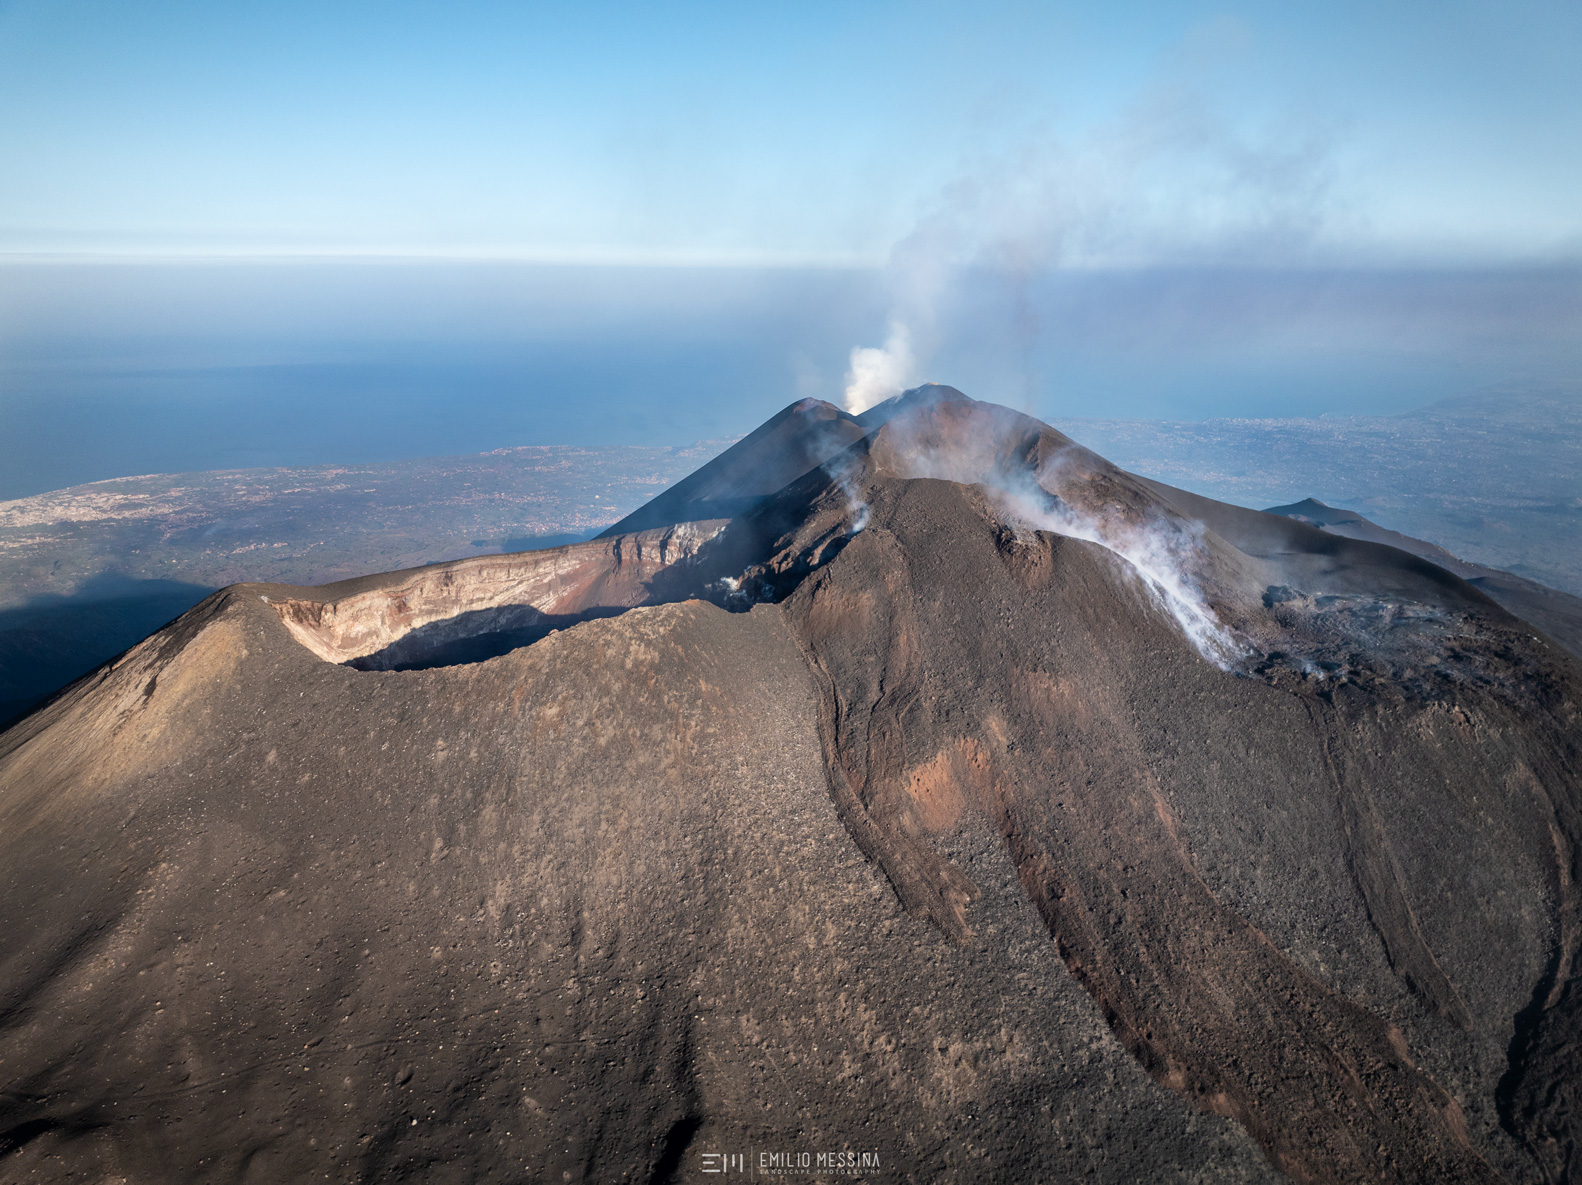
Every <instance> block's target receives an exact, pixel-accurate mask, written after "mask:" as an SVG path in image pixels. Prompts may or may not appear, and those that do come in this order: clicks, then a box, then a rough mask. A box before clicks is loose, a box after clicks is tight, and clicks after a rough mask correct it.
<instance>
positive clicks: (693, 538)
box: [270, 520, 725, 663]
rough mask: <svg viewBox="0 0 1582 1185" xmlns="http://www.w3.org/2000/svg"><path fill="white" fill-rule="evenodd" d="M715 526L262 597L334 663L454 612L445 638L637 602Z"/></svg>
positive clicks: (664, 530) (683, 527) (658, 532)
mask: <svg viewBox="0 0 1582 1185" xmlns="http://www.w3.org/2000/svg"><path fill="white" fill-rule="evenodd" d="M724 525H725V523H724V521H723V520H721V521H717V522H703V523H684V524H682V525H680V526H675V527H666V528H662V529H658V530H653V531H642V532H639V533H637V534H634V535H620V536H617V537H615V538H613V539H595V540H592V541H590V542H587V543H574V544H571V545H569V546H566V547H555V548H550V549H548V550H545V551H529V552H521V553H518V554H515V555H490V556H476V557H473V558H471V559H464V560H456V561H453V562H452V563H448V564H433V565H431V566H429V567H425V568H414V569H411V570H409V571H406V572H393V573H390V575H389V576H388V577H385V578H384V579H383V582H382V583H380V584H379V585H378V586H377V587H375V588H371V589H365V590H359V591H354V592H350V593H348V594H347V595H344V596H339V597H335V596H333V595H332V596H331V598H329V599H326V600H322V601H320V600H309V599H307V598H305V597H293V598H290V599H286V600H276V601H271V602H270V603H271V604H272V605H273V606H274V608H275V611H276V612H277V613H278V614H279V615H280V619H281V621H282V622H284V623H285V625H286V628H287V629H288V630H290V631H291V635H292V637H294V638H295V639H296V640H297V641H298V642H300V643H301V644H302V645H303V646H305V647H307V648H308V649H309V650H311V651H312V652H313V653H314V654H316V655H318V656H319V657H320V658H322V659H323V660H324V661H325V662H334V663H344V662H349V661H351V660H353V659H358V658H364V657H366V656H368V655H370V654H374V653H376V652H378V651H381V650H384V649H385V648H386V647H388V646H390V645H391V644H392V643H394V642H397V641H398V640H399V639H401V638H403V637H405V636H406V635H408V634H410V633H411V632H412V631H414V630H417V629H421V628H423V627H425V626H432V625H434V624H435V623H439V622H444V621H447V620H450V619H453V618H460V617H462V615H464V614H467V615H471V616H469V617H468V618H467V624H466V625H465V626H460V627H458V631H451V632H450V633H452V634H453V635H454V637H462V636H466V635H468V634H471V633H483V632H488V631H491V630H496V629H500V628H503V627H505V626H509V625H512V624H520V623H525V622H527V621H530V620H537V619H539V618H542V617H552V616H559V615H570V614H577V613H582V612H585V611H587V610H590V609H598V608H610V609H625V608H632V607H634V606H636V605H640V604H642V603H643V601H644V599H645V597H646V596H647V592H648V590H647V582H648V581H649V580H651V579H652V578H653V577H654V576H655V575H656V574H657V573H659V572H660V571H662V570H663V569H665V568H668V567H669V566H670V565H672V564H674V563H676V562H677V561H679V560H683V559H686V558H688V557H689V556H691V555H693V554H694V553H695V552H696V551H697V550H698V548H699V547H701V546H702V545H703V544H704V543H706V542H707V541H708V540H709V539H712V538H713V537H714V536H715V535H717V534H718V533H719V532H720V531H721V530H722V529H723V528H724ZM346 583H348V584H350V583H361V582H350V581H348V582H346ZM338 587H340V586H337V585H329V586H326V589H325V591H326V592H328V593H332V594H333V592H334V590H335V589H337V588H338ZM439 632H441V633H444V632H446V631H439ZM454 637H451V638H448V640H454Z"/></svg>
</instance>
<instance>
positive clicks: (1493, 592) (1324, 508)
mask: <svg viewBox="0 0 1582 1185" xmlns="http://www.w3.org/2000/svg"><path fill="white" fill-rule="evenodd" d="M1265 513H1267V514H1278V515H1283V516H1285V517H1286V518H1294V519H1299V520H1300V521H1302V522H1307V523H1312V524H1313V525H1314V526H1315V527H1319V528H1321V529H1323V530H1325V531H1329V532H1331V533H1333V534H1336V535H1344V536H1345V537H1346V538H1348V539H1367V540H1371V541H1373V542H1375V543H1385V544H1388V545H1389V546H1391V547H1398V548H1400V549H1401V550H1402V551H1409V552H1411V553H1412V554H1413V555H1416V556H1422V557H1423V558H1424V559H1426V560H1430V561H1432V562H1433V563H1436V564H1438V565H1439V566H1440V567H1442V568H1444V569H1445V570H1446V571H1447V572H1454V573H1455V574H1456V575H1457V576H1460V577H1461V578H1462V579H1463V580H1465V581H1466V582H1467V583H1468V584H1470V585H1472V586H1473V587H1474V588H1476V589H1478V590H1480V591H1482V592H1485V593H1487V594H1488V595H1489V596H1490V597H1492V598H1493V599H1494V600H1495V601H1497V602H1499V604H1501V605H1502V606H1504V607H1505V608H1506V609H1509V610H1510V611H1511V612H1512V613H1514V614H1516V616H1517V617H1520V618H1522V619H1523V620H1524V621H1527V622H1529V623H1531V624H1532V625H1535V626H1537V627H1538V628H1539V629H1541V630H1543V632H1544V633H1546V634H1548V635H1549V636H1550V637H1551V638H1553V639H1554V640H1555V641H1556V642H1559V643H1560V644H1561V645H1562V646H1564V647H1565V648H1566V649H1567V650H1569V651H1570V652H1571V653H1572V654H1574V655H1577V656H1578V657H1582V597H1574V596H1572V595H1571V594H1570V593H1563V592H1561V591H1560V590H1558V589H1553V588H1550V587H1549V586H1548V585H1546V584H1540V583H1539V582H1538V581H1536V580H1529V579H1527V578H1526V577H1525V576H1518V575H1516V574H1515V573H1514V572H1502V571H1501V570H1500V569H1498V568H1490V567H1486V566H1485V565H1483V564H1472V563H1468V562H1467V561H1466V560H1463V559H1460V558H1459V557H1457V556H1455V555H1452V554H1451V553H1450V552H1448V551H1446V550H1445V549H1444V548H1443V547H1440V546H1438V545H1437V544H1434V543H1429V542H1428V541H1427V540H1424V539H1414V538H1412V536H1410V535H1403V534H1401V533H1400V532H1399V531H1392V530H1390V529H1389V528H1387V527H1381V526H1379V524H1378V523H1375V522H1372V521H1370V520H1369V519H1366V518H1364V517H1363V516H1362V515H1360V514H1358V513H1357V512H1356V511H1355V510H1343V509H1341V508H1340V507H1338V506H1329V505H1326V504H1325V503H1323V502H1320V501H1319V500H1318V499H1317V498H1304V499H1303V500H1302V501H1300V502H1293V503H1291V504H1290V505H1289V506H1271V507H1270V508H1269V509H1268V510H1267V511H1266V512H1265Z"/></svg>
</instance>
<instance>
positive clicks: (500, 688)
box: [0, 388, 1582, 1182]
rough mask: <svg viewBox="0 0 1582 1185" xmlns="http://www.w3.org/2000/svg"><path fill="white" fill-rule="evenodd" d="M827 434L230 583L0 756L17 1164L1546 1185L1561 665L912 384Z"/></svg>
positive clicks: (1269, 519)
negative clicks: (544, 532)
mask: <svg viewBox="0 0 1582 1185" xmlns="http://www.w3.org/2000/svg"><path fill="white" fill-rule="evenodd" d="M799 414H801V415H803V416H804V417H806V416H807V415H808V414H809V413H807V411H806V409H803V411H802V412H801V413H799ZM813 418H815V419H818V421H819V423H831V422H833V423H837V424H838V425H839V426H840V430H841V431H842V432H843V433H846V434H847V435H851V434H852V431H853V429H852V425H853V424H855V426H856V428H860V429H861V430H862V432H863V433H864V435H862V436H860V437H856V436H853V437H852V442H851V443H850V444H849V445H848V446H847V447H845V448H844V450H842V451H839V452H837V453H835V454H834V455H833V456H831V455H830V454H829V453H828V452H825V453H824V464H823V465H822V466H821V467H818V468H813V469H811V471H808V470H805V469H803V470H801V471H800V472H799V473H797V474H795V475H794V476H795V480H792V481H791V482H790V484H789V485H787V486H785V487H784V488H783V489H781V490H779V491H778V492H776V493H773V495H772V496H769V497H762V496H759V495H755V496H754V497H753V498H751V499H750V501H751V505H750V507H749V508H748V509H746V510H745V511H744V512H741V513H738V514H737V515H736V517H734V518H732V519H731V521H730V522H729V525H727V526H725V527H724V529H723V530H721V531H717V532H716V531H715V528H716V527H717V526H718V524H717V523H716V524H712V525H710V526H706V527H690V526H685V525H682V526H677V525H676V524H677V523H678V522H680V523H683V524H684V523H685V522H686V519H685V517H684V516H685V514H686V513H689V512H688V511H686V509H685V507H686V506H687V505H690V504H691V503H693V502H701V503H707V502H710V501H711V499H707V498H700V499H691V500H688V499H671V502H670V503H667V504H665V505H664V506H659V507H658V508H657V509H656V510H655V511H654V517H656V518H658V519H661V520H666V521H661V522H656V523H655V530H654V532H653V533H650V534H648V535H644V536H630V535H629V536H622V537H617V538H615V539H612V540H604V541H598V542H596V543H595V544H589V545H581V549H580V550H579V549H578V548H571V549H559V550H558V551H555V552H545V553H533V554H530V555H527V556H519V557H489V558H488V562H487V563H484V562H481V561H463V562H462V563H461V564H456V565H438V566H435V567H434V568H431V569H421V570H418V571H416V572H412V573H395V574H391V575H389V576H386V577H373V578H368V579H367V580H365V581H362V582H358V583H357V584H356V585H355V586H352V585H347V586H333V587H331V588H329V589H323V590H313V589H287V588H281V587H272V586H238V587H237V588H234V589H230V590H226V591H225V592H222V593H220V594H217V595H216V596H215V597H214V598H211V599H210V601H208V602H205V604H204V605H203V606H200V607H199V608H198V609H197V610H194V611H193V613H191V614H189V615H188V616H187V617H186V618H183V619H182V621H180V622H178V623H176V625H174V626H172V627H171V628H170V629H168V630H166V631H163V632H162V633H161V634H157V635H155V636H154V637H153V638H150V639H149V640H148V641H147V642H145V643H143V644H142V645H141V646H139V647H137V648H135V649H134V650H133V651H131V652H129V653H128V654H127V655H126V656H124V657H123V658H122V659H120V660H118V661H117V663H115V664H112V666H111V667H108V668H106V669H105V670H103V671H101V672H100V673H98V674H97V675H96V676H94V677H93V678H91V679H90V680H87V681H84V682H83V683H81V684H79V685H77V686H76V687H75V688H73V689H72V690H71V691H70V692H69V693H68V694H67V695H65V696H64V697H62V698H61V699H60V700H58V701H56V702H55V703H54V704H52V705H50V706H49V707H48V708H46V709H45V710H43V711H42V712H40V713H38V714H35V715H34V716H33V717H30V718H29V719H28V720H26V721H24V722H23V723H22V724H21V725H19V726H18V727H17V728H15V729H13V730H12V731H11V732H9V733H7V734H5V736H4V738H3V740H0V852H3V860H0V869H3V872H4V875H5V876H6V878H7V881H6V884H5V885H4V887H3V892H4V895H5V896H4V899H5V900H6V901H7V902H8V903H9V906H10V909H11V911H12V916H13V917H14V919H15V921H14V923H13V924H12V925H11V926H10V928H9V929H8V931H7V933H6V934H4V935H3V936H0V1058H3V1059H4V1060H3V1061H0V1065H3V1066H4V1069H5V1075H4V1077H5V1082H6V1085H5V1088H4V1089H5V1094H4V1095H3V1097H0V1133H3V1134H0V1138H3V1139H4V1140H5V1141H6V1142H7V1143H8V1145H9V1147H10V1148H11V1149H12V1151H11V1153H10V1154H9V1155H8V1156H6V1157H5V1158H4V1159H3V1160H0V1168H3V1169H4V1170H5V1172H6V1173H8V1174H9V1177H8V1178H7V1179H16V1180H30V1179H31V1180H40V1181H44V1180H66V1179H71V1178H72V1176H73V1174H76V1175H77V1176H78V1177H80V1176H81V1175H83V1174H85V1173H97V1174H99V1175H100V1176H105V1175H119V1176H122V1177H126V1178H129V1179H132V1180H138V1181H143V1180H147V1181H156V1180H164V1179H168V1178H169V1177H170V1176H171V1175H172V1173H174V1174H175V1175H176V1176H178V1177H182V1178H184V1179H206V1180H237V1181H246V1180H253V1179H258V1180H265V1179H270V1180H274V1179H293V1178H297V1177H306V1176H309V1175H313V1176H320V1175H325V1174H327V1175H329V1176H330V1177H331V1179H342V1180H382V1179H388V1178H398V1177H403V1176H410V1177H411V1178H412V1179H424V1180H434V1179H447V1174H449V1175H450V1176H452V1177H454V1179H457V1180H500V1181H515V1180H533V1181H539V1180H543V1181H560V1180H567V1179H570V1180H587V1181H606V1180H619V1179H644V1180H672V1179H675V1180H681V1179H685V1180H691V1179H695V1178H696V1176H697V1174H698V1173H699V1172H701V1171H702V1169H703V1168H705V1167H707V1165H708V1164H712V1163H715V1162H713V1161H709V1162H705V1161H704V1160H703V1157H704V1156H705V1154H708V1155H710V1156H713V1155H734V1154H738V1153H739V1154H744V1155H746V1156H748V1157H750V1158H752V1162H753V1163H754V1164H755V1165H756V1164H757V1163H758V1162H757V1159H756V1158H757V1156H758V1155H759V1153H764V1154H766V1155H772V1154H790V1155H797V1154H800V1153H801V1152H802V1151H807V1152H808V1153H809V1154H810V1155H815V1154H816V1153H817V1152H818V1151H820V1150H822V1151H824V1152H826V1153H828V1152H830V1151H833V1150H843V1151H853V1152H859V1153H863V1154H866V1155H870V1156H872V1157H873V1158H875V1162H876V1164H877V1166H878V1167H877V1168H875V1167H873V1165H872V1164H870V1165H869V1167H868V1168H867V1169H865V1170H863V1175H864V1177H865V1179H873V1180H897V1181H904V1180H916V1181H943V1180H959V1181H980V1180H986V1179H995V1180H1025V1181H1045V1180H1058V1179H1066V1178H1074V1177H1084V1178H1087V1177H1093V1178H1097V1179H1100V1180H1116V1181H1121V1180H1136V1179H1147V1180H1181V1181H1186V1180H1205V1179H1213V1180H1268V1179H1276V1178H1277V1177H1278V1176H1279V1175H1280V1174H1283V1175H1284V1176H1286V1177H1288V1178H1290V1179H1295V1180H1299V1181H1337V1182H1339V1181H1357V1180H1393V1181H1423V1182H1429V1181H1435V1182H1437V1181H1498V1180H1507V1181H1512V1182H1517V1181H1522V1182H1526V1181H1532V1182H1540V1181H1565V1180H1571V1179H1575V1177H1576V1175H1577V1173H1578V1172H1579V1171H1582V1164H1579V1162H1578V1156H1579V1154H1582V1113H1579V1110H1578V1106H1579V1100H1578V1097H1577V1082H1578V1070H1577V1066H1578V1064H1579V1059H1582V991H1579V989H1578V983H1579V982H1582V980H1579V972H1582V967H1579V965H1578V959H1579V956H1578V950H1579V941H1578V937H1579V929H1578V921H1579V919H1578V897H1577V888H1576V884H1577V876H1578V872H1579V869H1578V866H1577V865H1578V855H1577V853H1578V850H1579V840H1582V814H1579V807H1582V786H1579V779H1578V773H1577V771H1578V769H1579V768H1582V760H1579V758H1582V754H1579V752H1578V748H1579V740H1582V721H1579V717H1578V679H1579V671H1578V668H1577V664H1576V661H1575V660H1574V659H1573V658H1572V657H1571V656H1570V655H1569V654H1567V653H1566V652H1565V651H1563V650H1561V649H1560V648H1559V647H1556V646H1552V645H1550V644H1548V643H1547V642H1546V641H1545V640H1544V639H1542V638H1541V637H1535V636H1534V633H1533V631H1532V629H1531V628H1530V627H1529V626H1527V624H1526V623H1524V622H1522V621H1521V620H1519V619H1517V618H1514V617H1512V616H1511V615H1510V614H1509V613H1507V612H1506V611H1504V610H1502V609H1501V608H1500V607H1499V606H1497V605H1495V604H1494V603H1493V602H1492V601H1490V600H1489V599H1488V598H1487V597H1485V596H1484V595H1483V594H1482V593H1480V592H1479V591H1478V590H1477V589H1476V588H1473V587H1472V586H1470V585H1468V584H1467V583H1465V582H1463V581H1461V580H1460V579H1458V578H1457V577H1455V576H1453V575H1451V574H1450V573H1448V572H1446V571H1445V570H1444V569H1442V568H1440V567H1438V566H1436V565H1434V564H1432V563H1429V562H1427V561H1425V560H1424V559H1422V558H1420V557H1417V556H1412V555H1408V554H1406V553H1404V552H1402V551H1399V550H1396V549H1394V548H1392V547H1387V546H1382V545H1380V544H1377V543H1373V542H1369V541H1367V540H1356V539H1346V538H1339V537H1337V536H1335V535H1333V534H1328V533H1326V532H1324V531H1321V530H1318V529H1316V528H1315V527H1313V526H1310V525H1307V524H1305V523H1301V522H1296V521H1293V520H1291V519H1288V518H1280V517H1277V516H1272V515H1262V514H1258V513H1256V512H1252V511H1242V510H1239V509H1238V508H1234V507H1227V506H1222V505H1220V504H1217V503H1207V502H1205V501H1204V500H1202V499H1194V498H1193V497H1192V496H1191V495H1189V494H1185V493H1183V492H1181V491H1174V490H1170V489H1169V488H1168V487H1160V486H1157V485H1154V484H1153V483H1149V482H1147V481H1145V480H1143V479H1140V478H1137V477H1135V476H1133V475H1131V474H1126V473H1124V472H1121V471H1119V470H1116V469H1114V468H1113V467H1111V466H1109V465H1108V464H1107V463H1105V462H1104V461H1103V460H1102V459H1101V458H1098V457H1096V456H1094V455H1093V454H1091V453H1088V452H1086V451H1085V450H1082V449H1080V448H1078V447H1077V446H1075V445H1073V444H1072V443H1071V442H1070V441H1068V440H1066V439H1065V438H1064V437H1062V436H1060V435H1059V434H1058V433H1055V432H1053V431H1052V430H1050V429H1048V428H1046V427H1045V426H1043V425H1041V424H1038V423H1037V422H1035V421H1032V420H1029V419H1027V418H1026V417H1022V416H1018V415H1016V414H1015V413H1011V412H1008V411H1006V410H1004V409H1001V408H995V407H993V406H992V405H987V404H978V403H974V402H972V401H970V400H967V399H965V397H962V396H960V395H959V393H955V392H952V391H950V390H949V389H938V388H935V389H924V390H922V391H920V392H916V393H913V394H912V395H909V396H908V397H905V398H903V399H902V400H900V401H898V402H896V403H893V404H891V405H884V406H882V407H881V408H879V409H875V411H874V412H870V413H868V414H867V415H866V416H865V417H863V418H862V420H860V421H850V422H848V420H849V418H848V419H841V418H839V417H837V416H833V415H831V416H824V417H813ZM792 422H793V423H794V422H795V421H792ZM821 430H822V429H821ZM788 431H790V429H786V428H785V427H784V425H781V426H780V427H779V428H777V429H776V432H777V433H778V434H779V435H774V436H773V440H774V447H775V448H777V449H778V448H782V447H784V445H785V442H784V441H782V440H781V439H780V436H781V435H784V434H785V433H786V432H788ZM744 445H747V446H748V447H747V449H746V451H745V452H742V453H738V454H736V456H734V457H732V456H731V455H730V454H727V456H726V458H724V459H723V460H724V461H726V462H728V463H727V464H724V465H722V466H719V467H717V468H718V471H719V472H721V473H745V472H749V471H751V470H752V469H753V468H754V467H753V465H752V464H751V463H750V462H751V459H752V457H751V453H752V449H754V448H758V447H760V446H762V440H760V441H758V442H756V443H749V442H744ZM742 447H743V446H738V448H739V449H740V448H742ZM825 447H826V445H825V443H806V442H804V447H803V451H802V452H801V453H798V454H797V457H798V458H800V457H803V456H804V455H810V454H811V453H816V452H818V451H819V450H821V449H824V448H825ZM787 464H789V465H790V468H792V469H798V468H799V467H800V466H801V464H802V461H801V460H800V459H796V460H794V461H793V462H788V463H787ZM700 488H701V487H700ZM710 488H713V487H710ZM722 488H723V487H722ZM744 497H745V495H744ZM712 502H714V503H717V502H718V499H717V498H716V499H713V500H712ZM656 505H657V504H656ZM469 564H470V565H473V567H467V566H466V565H469ZM265 598H267V600H266V599H265ZM710 602H713V603H710ZM617 612H619V613H620V615H618V616H615V615H614V614H616V613H617ZM599 617H605V618H606V619H602V620H597V619H595V618H599ZM577 621H580V624H574V622H577ZM557 624H558V625H559V626H561V627H562V628H560V629H559V632H556V633H553V634H550V633H549V632H548V631H549V630H550V629H551V628H553V627H554V626H555V625H557ZM513 631H515V632H513ZM491 638H492V639H494V641H493V642H490V641H489V639H491ZM501 638H504V642H501V641H500V639H501ZM513 641H514V642H516V643H518V644H517V645H516V646H515V648H514V649H509V650H508V652H506V653H501V654H499V655H498V656H496V657H487V658H485V657H484V655H485V653H487V652H488V650H489V647H490V646H497V647H499V648H504V647H505V644H506V643H511V642H513ZM472 643H476V646H478V647H482V651H481V652H480V651H478V650H476V649H474V650H472V651H469V650H467V648H466V645H467V644H472ZM520 643H531V644H520ZM458 647H460V649H458ZM477 659H482V661H477ZM348 662H350V663H352V664H354V665H343V664H345V663H348ZM358 666H362V667H369V666H373V667H381V666H383V667H386V668H391V667H401V668H428V669H373V670H367V669H357V667H358Z"/></svg>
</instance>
